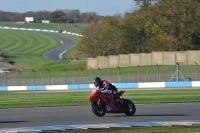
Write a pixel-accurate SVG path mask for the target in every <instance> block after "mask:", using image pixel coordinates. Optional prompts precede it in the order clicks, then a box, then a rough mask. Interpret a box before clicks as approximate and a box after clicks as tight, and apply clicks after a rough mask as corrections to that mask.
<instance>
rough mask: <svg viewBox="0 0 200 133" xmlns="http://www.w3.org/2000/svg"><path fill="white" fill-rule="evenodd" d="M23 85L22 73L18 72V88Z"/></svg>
mask: <svg viewBox="0 0 200 133" xmlns="http://www.w3.org/2000/svg"><path fill="white" fill-rule="evenodd" d="M20 85H21V72H20V70H18V86H20Z"/></svg>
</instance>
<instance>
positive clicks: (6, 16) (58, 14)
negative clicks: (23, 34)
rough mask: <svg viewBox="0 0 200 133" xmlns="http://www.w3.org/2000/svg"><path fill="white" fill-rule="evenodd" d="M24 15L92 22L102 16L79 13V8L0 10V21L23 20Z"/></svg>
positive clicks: (44, 18) (64, 20) (53, 19)
mask: <svg viewBox="0 0 200 133" xmlns="http://www.w3.org/2000/svg"><path fill="white" fill-rule="evenodd" d="M25 17H34V19H35V20H50V21H51V22H53V23H92V22H97V21H99V20H101V19H102V18H103V17H104V16H101V15H98V14H97V13H96V12H84V13H81V12H80V11H79V10H68V9H64V10H60V9H57V10H55V11H52V12H51V11H36V12H33V11H28V12H24V13H17V12H6V11H2V10H0V21H14V22H16V21H25Z"/></svg>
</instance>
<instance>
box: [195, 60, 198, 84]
mask: <svg viewBox="0 0 200 133" xmlns="http://www.w3.org/2000/svg"><path fill="white" fill-rule="evenodd" d="M195 64H196V81H198V64H197V63H196V62H195Z"/></svg>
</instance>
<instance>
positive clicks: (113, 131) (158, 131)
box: [42, 126, 200, 133]
mask: <svg viewBox="0 0 200 133" xmlns="http://www.w3.org/2000/svg"><path fill="white" fill-rule="evenodd" d="M66 132H67V133H199V132H200V126H171V127H138V128H137V127H132V128H103V129H102V128H101V129H87V130H76V131H74V130H72V131H59V133H66ZM42 133H45V132H42ZM51 133H58V132H51Z"/></svg>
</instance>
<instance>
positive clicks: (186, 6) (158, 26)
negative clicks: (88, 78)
mask: <svg viewBox="0 0 200 133" xmlns="http://www.w3.org/2000/svg"><path fill="white" fill-rule="evenodd" d="M136 1H138V2H139V4H140V8H139V9H137V10H134V11H133V12H132V13H130V14H129V15H128V16H126V17H124V18H123V19H122V18H120V19H119V17H115V16H107V17H104V18H102V19H101V20H100V21H98V22H96V23H92V24H91V26H90V27H89V28H87V29H85V30H83V32H82V35H83V36H84V37H83V38H82V40H81V42H80V43H79V45H78V48H77V50H78V51H79V53H81V54H83V55H85V56H87V57H97V56H107V55H117V54H128V53H150V52H152V51H186V50H200V0H156V2H155V3H154V4H149V1H151V0H136Z"/></svg>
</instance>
